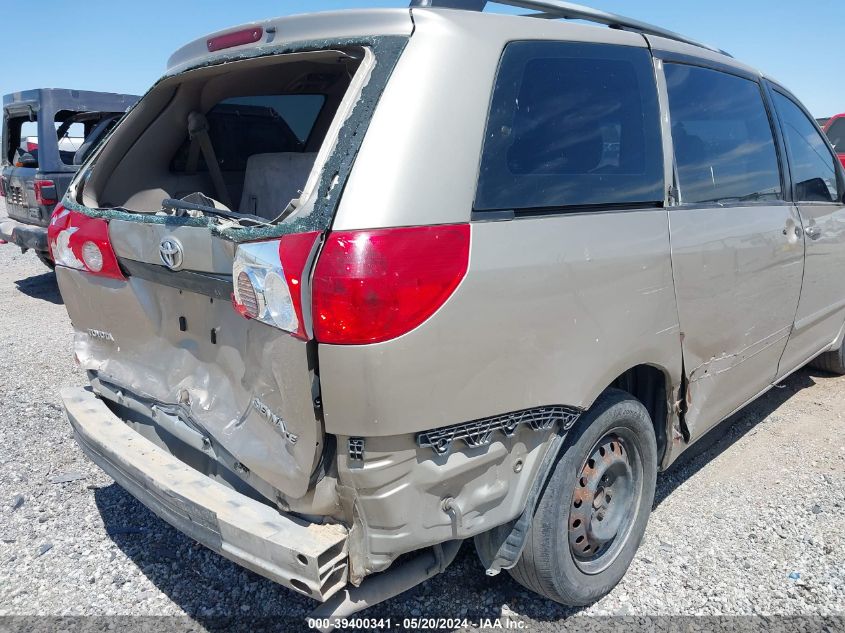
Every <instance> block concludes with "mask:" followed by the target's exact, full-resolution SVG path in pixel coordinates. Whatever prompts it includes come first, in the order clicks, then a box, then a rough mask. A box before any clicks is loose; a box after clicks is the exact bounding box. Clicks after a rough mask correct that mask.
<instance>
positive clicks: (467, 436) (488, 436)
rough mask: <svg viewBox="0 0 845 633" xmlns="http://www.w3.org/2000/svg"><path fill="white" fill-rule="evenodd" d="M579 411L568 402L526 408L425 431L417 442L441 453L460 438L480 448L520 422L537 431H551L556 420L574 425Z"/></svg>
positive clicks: (422, 446) (512, 429) (469, 444)
mask: <svg viewBox="0 0 845 633" xmlns="http://www.w3.org/2000/svg"><path fill="white" fill-rule="evenodd" d="M579 415H581V411H580V409H577V408H575V407H568V406H565V405H554V406H548V407H535V408H533V409H523V410H522V411H514V412H512V413H506V414H504V415H494V416H491V417H489V418H483V419H481V420H474V421H472V422H464V423H462V424H453V425H451V426H444V427H441V428H438V429H433V430H431V431H425V432H423V433H419V434H418V435H417V444H418V445H419V446H420V447H421V448H430V449H431V450H433V451H434V452H435V453H436V454H438V455H448V454H449V452H450V451H451V450H452V445H453V444H454V443H455V442H456V441H460V442H462V443H463V444H464V445H465V446H467V447H469V448H477V447H479V446H485V445H487V444H489V443H490V442H491V441H492V440H493V434H494V433H495V432H497V431H499V432H501V433H503V434H504V435H505V436H507V437H511V436H512V435H513V434H514V433H516V431H517V429H518V428H519V426H520V425H525V426H527V427H529V428H530V429H531V430H533V431H548V430H549V429H551V428H552V427H553V426H554V425H555V424H559V425H560V426H561V428H570V427H571V426H572V425H573V424H574V423H575V421H576V420H577V419H578V416H579Z"/></svg>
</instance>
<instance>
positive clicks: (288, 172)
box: [238, 152, 317, 219]
mask: <svg viewBox="0 0 845 633" xmlns="http://www.w3.org/2000/svg"><path fill="white" fill-rule="evenodd" d="M316 157H317V154H316V153H300V152H284V153H278V154H253V155H252V156H250V157H249V159H248V160H247V163H246V174H245V176H244V190H243V195H242V196H241V205H240V207H239V209H238V211H240V212H241V213H251V214H253V215H257V216H260V217H262V218H267V219H272V218H275V217H276V216H278V215H279V214H280V213H281V212H282V211H284V210H285V207H287V205H288V203H289V202H290V201H291V200H294V199H295V198H298V197H299V194H300V192H301V191H302V189H303V187H305V182H306V181H307V180H308V174H310V173H311V168H312V167H313V166H314V160H315V158H316Z"/></svg>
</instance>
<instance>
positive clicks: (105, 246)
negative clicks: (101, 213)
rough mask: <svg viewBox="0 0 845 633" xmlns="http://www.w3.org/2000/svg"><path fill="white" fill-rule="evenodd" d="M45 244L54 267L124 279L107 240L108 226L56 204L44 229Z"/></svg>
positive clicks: (97, 219) (96, 219)
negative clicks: (45, 229)
mask: <svg viewBox="0 0 845 633" xmlns="http://www.w3.org/2000/svg"><path fill="white" fill-rule="evenodd" d="M47 242H48V244H49V246H50V254H51V255H52V257H53V261H54V262H56V266H65V267H67V268H74V269H76V270H82V271H85V272H87V273H91V274H93V275H99V276H101V277H111V278H112V279H126V278H125V277H124V276H123V273H122V272H121V270H120V266H119V265H118V263H117V256H116V255H115V254H114V249H112V246H111V242H110V241H109V223H108V222H106V221H105V220H103V219H100V218H91V217H88V216H87V215H85V214H83V213H78V212H76V211H70V210H69V209H65V208H64V207H63V206H62V205H61V204H58V205H57V206H56V208H55V210H54V211H53V217H52V218H51V219H50V226H48V227H47Z"/></svg>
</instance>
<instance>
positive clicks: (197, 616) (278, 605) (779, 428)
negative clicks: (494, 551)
mask: <svg viewBox="0 0 845 633" xmlns="http://www.w3.org/2000/svg"><path fill="white" fill-rule="evenodd" d="M0 214H2V212H0ZM0 306H2V308H0V365H2V368H3V369H2V372H3V373H2V381H0V465H2V468H0V504H2V506H0V615H65V616H68V615H184V614H188V615H189V616H191V618H193V620H194V621H198V622H199V623H207V622H211V621H212V620H213V618H215V617H218V616H222V617H224V618H225V617H233V616H235V617H243V616H250V617H256V616H257V617H264V616H267V617H268V618H272V621H274V622H287V623H288V624H286V625H285V627H284V628H286V629H292V628H299V625H298V624H294V623H298V622H301V618H302V617H303V616H304V615H305V614H307V613H308V611H309V609H310V608H311V607H312V606H313V604H312V603H311V602H310V601H309V600H308V599H306V598H303V597H301V596H299V595H297V594H294V593H293V592H290V591H287V590H285V589H283V588H281V587H280V586H277V585H274V584H273V583H271V582H269V581H266V580H264V579H262V578H260V577H258V576H256V575H254V574H252V573H250V572H247V571H245V570H243V569H241V568H240V567H237V566H236V565H234V564H232V563H230V562H228V561H226V560H225V559H223V558H221V557H219V556H217V555H216V554H214V553H212V552H211V551H209V550H207V549H205V548H203V547H201V546H199V545H197V544H196V543H194V542H193V541H191V540H190V539H188V538H187V537H185V536H182V535H181V534H180V533H179V532H177V531H176V530H174V529H172V528H170V527H169V526H168V525H167V524H165V523H164V522H162V521H161V520H159V519H158V518H157V517H156V516H155V515H153V514H152V513H151V512H149V511H148V510H147V509H146V508H144V507H143V506H142V505H141V504H140V503H138V502H137V501H135V500H134V499H133V498H132V497H131V496H130V495H129V494H128V493H126V492H125V491H124V490H122V489H121V488H119V487H118V486H117V485H115V484H114V483H113V482H112V481H111V480H110V479H109V478H108V477H107V476H105V475H104V474H103V473H102V472H101V471H100V470H99V469H98V468H96V467H95V466H94V465H92V464H91V463H89V462H88V461H87V460H86V459H85V458H83V456H82V454H81V452H80V451H79V449H78V448H77V447H76V444H75V443H74V441H73V439H72V437H71V433H70V427H69V425H68V423H67V421H66V419H65V417H64V415H63V414H62V409H61V405H60V403H59V398H58V391H59V389H60V388H61V387H64V386H68V385H81V384H83V382H84V377H83V376H82V375H81V373H80V372H79V371H78V370H77V369H76V368H75V367H74V364H73V362H72V359H71V336H72V330H71V326H70V322H69V320H68V318H67V315H66V313H65V310H64V306H63V305H62V301H61V297H60V296H59V292H58V288H57V286H56V283H55V279H54V276H53V275H52V274H51V273H49V272H47V270H46V268H45V267H44V266H43V265H42V264H41V263H40V262H39V261H38V260H37V259H36V258H35V256H34V255H33V254H32V253H27V254H25V255H22V254H20V252H19V251H18V250H17V249H15V248H13V247H11V246H2V247H0ZM843 411H845V378H834V377H830V376H826V375H823V374H821V373H819V372H815V371H813V370H802V371H800V372H798V373H797V374H796V375H794V376H793V377H791V378H789V379H788V380H787V381H786V382H785V383H784V385H782V387H781V388H778V389H773V390H772V391H770V392H769V393H768V394H767V395H766V396H764V397H763V398H761V399H759V400H758V401H757V402H755V403H754V404H752V405H750V406H749V407H747V408H746V409H744V410H743V411H742V412H740V413H739V414H737V415H736V416H734V417H733V418H731V419H730V420H728V421H727V422H726V423H725V424H723V425H722V427H721V428H720V430H719V431H718V432H717V433H715V434H713V435H714V439H710V440H709V441H708V444H709V446H704V447H701V448H697V449H696V450H695V453H696V454H695V455H690V456H688V457H686V458H685V459H683V461H682V463H681V464H679V465H678V466H677V467H675V468H674V469H672V470H671V471H670V472H669V473H668V474H665V475H663V476H661V477H660V479H659V481H658V490H657V500H656V502H655V509H654V513H653V515H652V518H651V521H650V523H649V526H648V530H647V532H646V537H645V541H644V543H643V546H642V548H641V549H640V552H639V554H638V555H637V557H636V559H635V560H634V563H633V565H632V566H631V569H630V571H629V572H628V574H627V576H626V577H625V579H624V580H623V581H622V583H621V584H620V585H619V586H618V587H616V588H615V589H614V590H613V591H612V592H611V593H610V595H608V596H607V597H606V598H604V599H603V600H601V601H600V602H598V603H597V604H595V605H593V606H591V607H590V608H588V609H580V610H573V609H566V608H563V607H561V606H559V605H556V604H554V603H552V602H549V601H546V600H543V599H540V598H537V597H535V596H533V595H532V594H530V593H528V592H527V591H525V590H523V589H522V587H520V586H519V585H517V584H516V583H515V582H513V581H512V580H510V578H509V577H508V575H507V574H502V575H500V576H498V577H495V578H488V577H486V576H485V575H484V573H483V570H482V569H481V567H480V565H479V564H478V562H477V561H476V559H475V556H474V552H473V550H472V547H471V545H469V544H466V545H465V546H464V548H463V550H462V551H461V553H460V554H459V556H458V559H457V561H456V562H455V564H453V565H452V566H451V567H450V568H449V569H448V571H447V572H446V573H445V574H443V575H441V576H439V577H436V578H435V579H433V580H432V581H430V582H428V583H425V584H423V585H421V586H420V587H418V588H416V589H413V590H411V591H410V592H408V593H406V594H405V595H403V596H400V597H398V598H396V599H394V600H391V601H389V602H387V603H385V604H383V605H380V606H378V607H375V608H374V609H371V610H370V611H369V612H366V615H370V616H384V617H387V616H393V617H403V616H440V617H458V616H462V615H469V616H475V617H489V618H496V617H498V616H500V615H501V614H502V613H504V614H506V615H507V616H508V618H509V619H510V620H512V621H517V622H520V621H521V622H525V623H526V624H525V626H524V628H525V630H532V631H533V630H537V631H546V630H548V631H551V630H558V628H559V626H561V625H562V624H564V623H566V620H567V618H571V616H574V615H617V616H619V615H625V616H655V615H671V614H686V615H760V614H766V615H790V614H791V615H845V440H843V434H842V428H843V418H842V412H843ZM579 620H581V619H580V618H579ZM582 622H583V620H582ZM572 623H573V620H571V619H570V620H569V624H570V625H571V624H572ZM199 626H204V625H199Z"/></svg>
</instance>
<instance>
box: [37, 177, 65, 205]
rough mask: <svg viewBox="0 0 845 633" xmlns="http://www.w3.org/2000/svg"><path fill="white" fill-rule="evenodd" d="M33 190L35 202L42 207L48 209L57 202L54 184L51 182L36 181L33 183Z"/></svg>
mask: <svg viewBox="0 0 845 633" xmlns="http://www.w3.org/2000/svg"><path fill="white" fill-rule="evenodd" d="M33 189H34V190H35V202H37V203H38V204H40V205H42V206H45V207H49V206H52V205H54V204H56V203H57V202H58V201H59V197H58V194H57V193H56V183H54V182H53V181H52V180H36V181H35V182H34V183H33Z"/></svg>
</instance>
